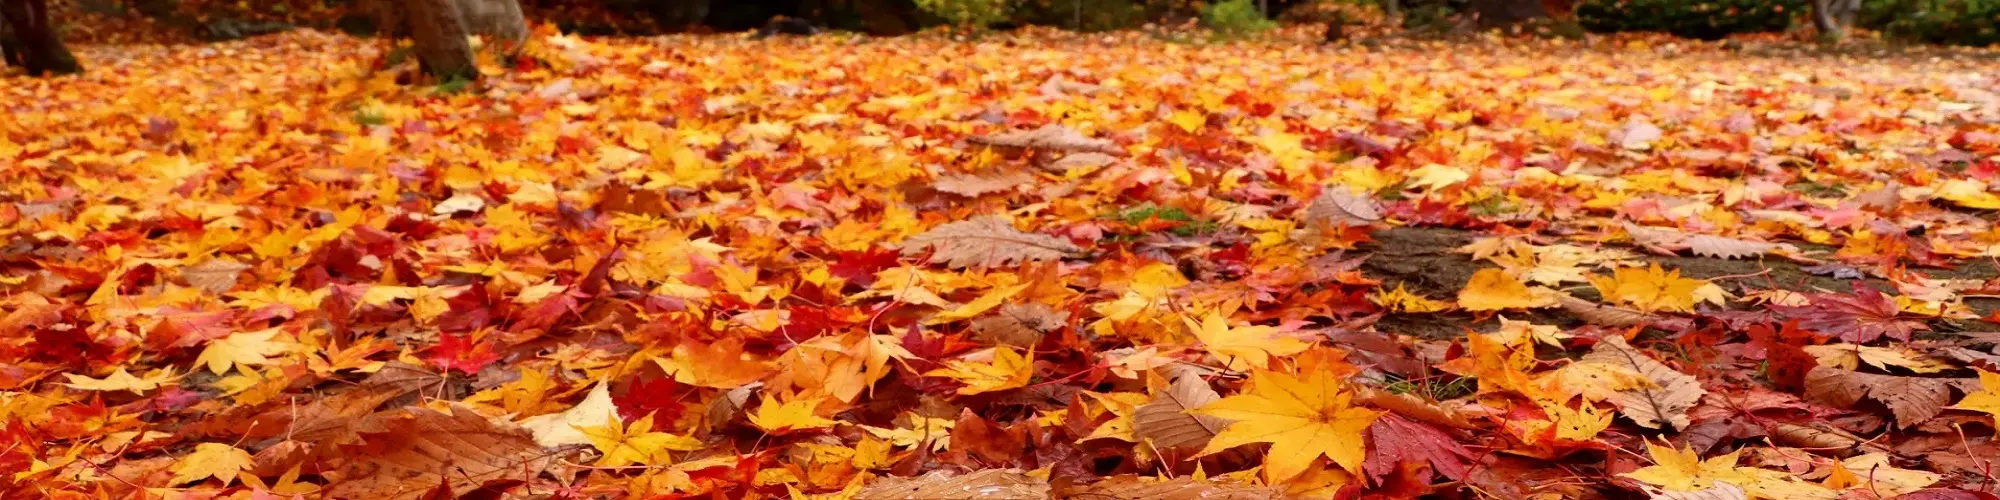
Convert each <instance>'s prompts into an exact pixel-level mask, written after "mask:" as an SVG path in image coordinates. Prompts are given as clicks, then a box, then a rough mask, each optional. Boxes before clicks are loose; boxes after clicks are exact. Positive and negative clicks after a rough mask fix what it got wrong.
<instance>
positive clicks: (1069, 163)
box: [1042, 151, 1118, 172]
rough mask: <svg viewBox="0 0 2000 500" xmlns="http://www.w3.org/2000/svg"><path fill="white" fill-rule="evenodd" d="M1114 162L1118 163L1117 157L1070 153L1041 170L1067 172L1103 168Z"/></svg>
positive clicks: (1043, 166) (1088, 152)
mask: <svg viewBox="0 0 2000 500" xmlns="http://www.w3.org/2000/svg"><path fill="white" fill-rule="evenodd" d="M1114 161H1118V157H1116V156H1111V155H1108V154H1104V153H1097V152H1090V151H1085V152H1082V153H1071V154H1068V155H1064V156H1063V157H1062V158H1059V159H1057V160H1056V161H1052V162H1049V163H1048V164H1046V165H1042V169H1043V170H1048V171H1051V172H1069V171H1071V170H1078V169H1093V168H1098V167H1103V166H1105V165H1110V164H1111V162H1114Z"/></svg>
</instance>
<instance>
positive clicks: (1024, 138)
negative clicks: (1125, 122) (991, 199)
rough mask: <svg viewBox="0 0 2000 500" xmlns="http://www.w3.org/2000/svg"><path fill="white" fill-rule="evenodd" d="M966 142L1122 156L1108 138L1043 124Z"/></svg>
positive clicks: (1119, 150) (972, 138)
mask: <svg viewBox="0 0 2000 500" xmlns="http://www.w3.org/2000/svg"><path fill="white" fill-rule="evenodd" d="M966 142H971V143H973V144H983V145H989V146H1007V147H1016V148H1029V149H1046V150H1051V151H1063V152H1095V153H1103V154H1109V155H1122V154H1124V153H1125V151H1124V150H1123V149H1120V148H1119V147H1118V144H1117V143H1114V142H1111V140H1110V139H1092V138H1090V137H1087V136H1085V135H1083V133H1081V132H1077V131H1075V130H1070V129H1069V128H1068V127H1064V126H1062V125H1058V124H1054V123H1051V124H1047V125H1043V126H1041V127H1040V128H1036V129H1034V130H1013V131H1007V132H1001V133H998V134H991V135H982V136H974V137H968V138H966Z"/></svg>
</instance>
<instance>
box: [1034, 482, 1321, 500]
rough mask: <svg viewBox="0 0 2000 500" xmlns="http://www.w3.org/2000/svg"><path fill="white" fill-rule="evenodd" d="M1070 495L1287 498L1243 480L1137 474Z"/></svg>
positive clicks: (1126, 499)
mask: <svg viewBox="0 0 2000 500" xmlns="http://www.w3.org/2000/svg"><path fill="white" fill-rule="evenodd" d="M1067 497H1068V498H1098V499H1104V500H1268V499H1272V498H1284V497H1285V494H1284V492H1283V491H1279V490H1275V489H1272V488H1269V487H1264V486H1257V485H1251V484H1243V483H1228V482H1209V481H1201V480H1196V479H1195V478H1194V477H1193V476H1181V477H1176V478H1173V479H1168V480H1164V481H1148V480H1147V479H1146V478H1140V477H1136V476H1118V477H1114V478H1110V479H1106V480H1104V481H1099V482H1098V483H1097V484H1093V485H1090V488H1089V489H1087V490H1084V491H1083V492H1081V493H1077V494H1074V495H1068V496H1067Z"/></svg>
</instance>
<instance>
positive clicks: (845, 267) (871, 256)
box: [826, 248, 901, 286]
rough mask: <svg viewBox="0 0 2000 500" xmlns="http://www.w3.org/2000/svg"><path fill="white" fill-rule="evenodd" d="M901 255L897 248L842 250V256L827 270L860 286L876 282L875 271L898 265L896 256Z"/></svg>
mask: <svg viewBox="0 0 2000 500" xmlns="http://www.w3.org/2000/svg"><path fill="white" fill-rule="evenodd" d="M899 255H901V254H900V253H898V252H897V251H895V250H889V249H884V248H871V249H868V250H866V251H860V252H840V258H838V259H835V260H834V261H833V264H831V265H828V266H827V268H826V271H827V273H828V274H832V275H834V276H836V277H839V278H842V279H845V280H847V281H848V282H850V283H854V284H856V285H860V286H868V285H870V284H873V283H874V282H875V273H876V272H879V271H881V270H883V269H888V268H891V267H895V266H896V258H897V256H899Z"/></svg>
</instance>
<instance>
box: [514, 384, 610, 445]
mask: <svg viewBox="0 0 2000 500" xmlns="http://www.w3.org/2000/svg"><path fill="white" fill-rule="evenodd" d="M617 418H618V406H617V405H616V404H613V403H612V402H611V386H610V385H607V384H605V383H603V382H598V383H597V386H596V387H592V388H590V393H589V394H587V395H585V396H584V397H583V401H579V402H577V403H576V406H573V407H570V409H569V410H566V411H563V412H562V413H550V414H547V415H536V416H533V417H528V419H527V420H522V421H521V427H525V428H527V429H528V432H532V433H534V435H535V443H536V444H540V445H542V446H562V445H566V444H590V436H587V435H584V433H583V430H582V429H583V428H584V427H597V426H601V425H604V423H605V422H618V421H620V420H618V419H617Z"/></svg>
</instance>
